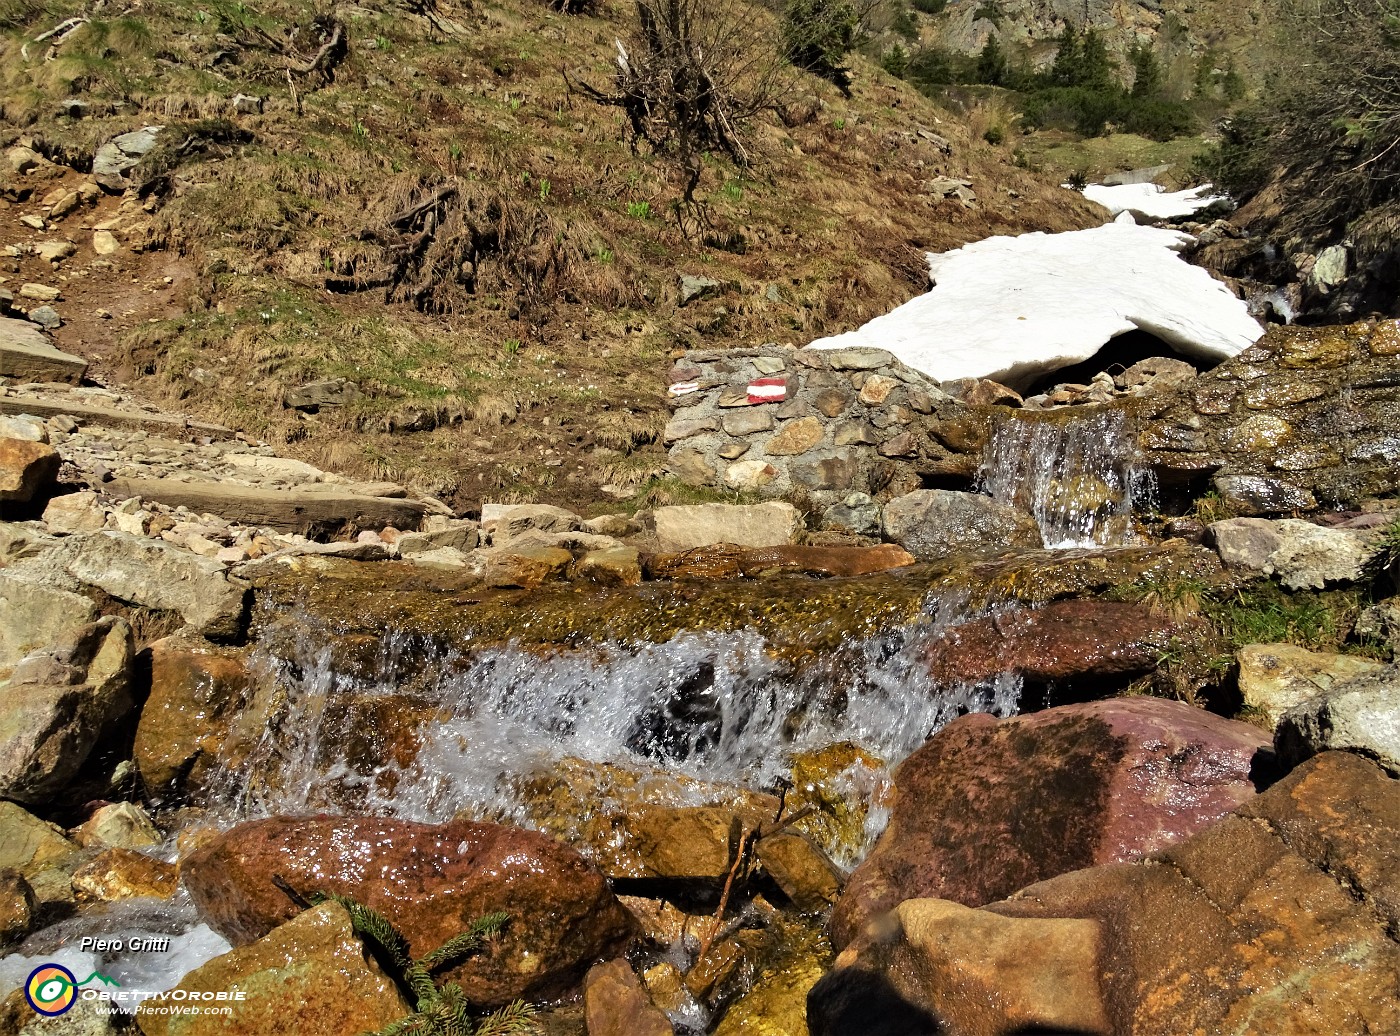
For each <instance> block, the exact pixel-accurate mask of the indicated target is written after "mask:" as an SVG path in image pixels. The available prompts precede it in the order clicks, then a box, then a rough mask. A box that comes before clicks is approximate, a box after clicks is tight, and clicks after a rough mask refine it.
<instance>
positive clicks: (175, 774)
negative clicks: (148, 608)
mask: <svg viewBox="0 0 1400 1036" xmlns="http://www.w3.org/2000/svg"><path fill="white" fill-rule="evenodd" d="M150 659H151V662H150V665H151V689H150V694H149V696H148V697H147V699H146V704H145V706H144V707H143V708H142V710H141V719H140V722H139V723H137V726H136V742H135V747H134V748H133V750H132V755H133V758H134V759H135V760H136V766H137V768H138V769H139V770H140V771H141V777H142V779H143V780H144V781H145V783H146V787H147V789H148V791H149V792H150V794H151V795H152V796H154V798H155V799H156V801H157V802H161V803H164V802H169V801H179V800H180V799H181V798H182V797H183V796H184V795H186V794H190V793H198V792H199V791H200V789H202V788H203V787H204V785H205V782H206V781H207V780H208V778H209V776H210V774H211V772H212V771H213V769H214V767H215V765H216V762H217V759H218V756H219V749H220V747H221V746H222V745H223V744H224V742H225V740H226V739H227V738H228V737H229V733H230V729H231V727H232V725H233V721H234V719H235V717H236V716H237V714H238V711H239V710H240V709H241V708H242V707H243V706H244V704H245V703H246V702H247V701H248V700H249V699H250V698H251V696H252V693H253V684H252V678H251V677H250V675H249V673H248V669H247V666H246V665H245V663H244V652H242V651H239V650H236V649H231V648H230V649H220V648H215V647H212V646H210V645H208V644H205V643H203V642H202V641H199V640H196V639H190V638H184V637H167V638H166V639H164V640H158V641H156V642H155V643H154V644H152V645H151V647H150Z"/></svg>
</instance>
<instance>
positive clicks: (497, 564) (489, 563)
mask: <svg viewBox="0 0 1400 1036" xmlns="http://www.w3.org/2000/svg"><path fill="white" fill-rule="evenodd" d="M483 553H484V554H485V555H486V556H485V557H484V559H483V560H484V561H485V578H486V585H487V586H492V587H497V588H499V589H522V590H533V589H534V588H536V587H538V586H542V585H544V584H545V583H548V582H552V581H554V580H558V579H563V578H564V576H565V574H566V573H567V572H568V570H569V566H570V565H572V564H573V562H574V556H573V555H572V554H571V553H569V552H568V551H567V550H565V549H563V548H562V547H547V546H544V545H543V544H539V543H533V542H528V541H527V542H524V543H519V544H517V543H511V542H510V541H507V542H506V545H505V546H502V547H494V548H492V549H491V550H490V551H489V552H483Z"/></svg>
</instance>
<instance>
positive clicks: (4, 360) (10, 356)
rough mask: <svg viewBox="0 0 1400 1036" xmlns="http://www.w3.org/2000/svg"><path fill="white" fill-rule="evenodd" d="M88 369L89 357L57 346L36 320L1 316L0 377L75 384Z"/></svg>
mask: <svg viewBox="0 0 1400 1036" xmlns="http://www.w3.org/2000/svg"><path fill="white" fill-rule="evenodd" d="M86 371H87V361H86V360H84V359H82V358H81V357H78V356H70V355H69V354H68V353H65V352H62V351H60V350H58V349H55V348H54V346H53V343H52V342H50V341H49V340H48V339H47V338H45V337H44V335H43V332H41V331H40V330H39V329H38V328H37V327H35V326H34V325H33V324H31V323H29V322H27V321H24V320H15V319H13V318H12V317H0V378H14V379H15V380H16V381H20V382H33V381H58V382H65V383H67V384H70V385H76V384H78V382H80V381H82V380H83V374H84V373H86Z"/></svg>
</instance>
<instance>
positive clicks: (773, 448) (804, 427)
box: [763, 417, 826, 457]
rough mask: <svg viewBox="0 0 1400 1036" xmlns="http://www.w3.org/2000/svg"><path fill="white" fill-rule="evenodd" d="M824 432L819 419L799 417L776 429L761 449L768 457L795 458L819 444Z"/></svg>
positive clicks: (824, 429)
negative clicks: (775, 433) (776, 431)
mask: <svg viewBox="0 0 1400 1036" xmlns="http://www.w3.org/2000/svg"><path fill="white" fill-rule="evenodd" d="M825 432H826V428H825V427H824V426H823V425H822V422H821V419H820V418H816V417H799V418H798V419H797V420H795V421H789V422H787V424H785V425H783V426H782V427H781V428H780V429H778V434H777V435H775V436H773V438H771V439H769V440H768V442H767V443H766V444H765V445H764V447H763V449H764V451H765V452H766V453H767V454H768V456H770V457H795V456H797V455H798V454H799V453H806V452H807V451H808V450H810V449H811V448H812V447H814V446H816V445H817V444H818V443H820V442H821V441H822V436H823V435H824V434H825Z"/></svg>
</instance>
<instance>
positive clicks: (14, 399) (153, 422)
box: [0, 350, 234, 439]
mask: <svg viewBox="0 0 1400 1036" xmlns="http://www.w3.org/2000/svg"><path fill="white" fill-rule="evenodd" d="M0 353H3V350H0ZM59 355H62V354H61V353H60V354H59ZM0 414H32V415H33V416H34V417H46V418H47V417H58V416H59V415H61V414H66V415H67V416H69V417H71V418H73V419H74V420H75V421H77V422H78V423H79V424H99V425H107V426H109V427H110V426H115V427H118V428H143V429H145V430H146V431H148V432H160V433H162V434H165V435H172V436H174V437H175V438H181V439H183V438H188V437H190V436H192V435H197V436H205V437H208V438H210V439H232V438H233V435H234V432H233V429H232V428H225V427H224V426H223V425H218V424H205V423H204V422H202V421H191V420H190V419H189V418H187V417H180V416H178V415H174V414H160V413H155V414H152V413H147V412H145V411H141V410H116V409H113V408H111V407H99V406H90V405H88V404H86V403H77V402H70V401H68V400H57V399H54V398H52V397H48V396H31V395H27V394H24V393H16V394H14V395H8V396H0Z"/></svg>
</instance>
